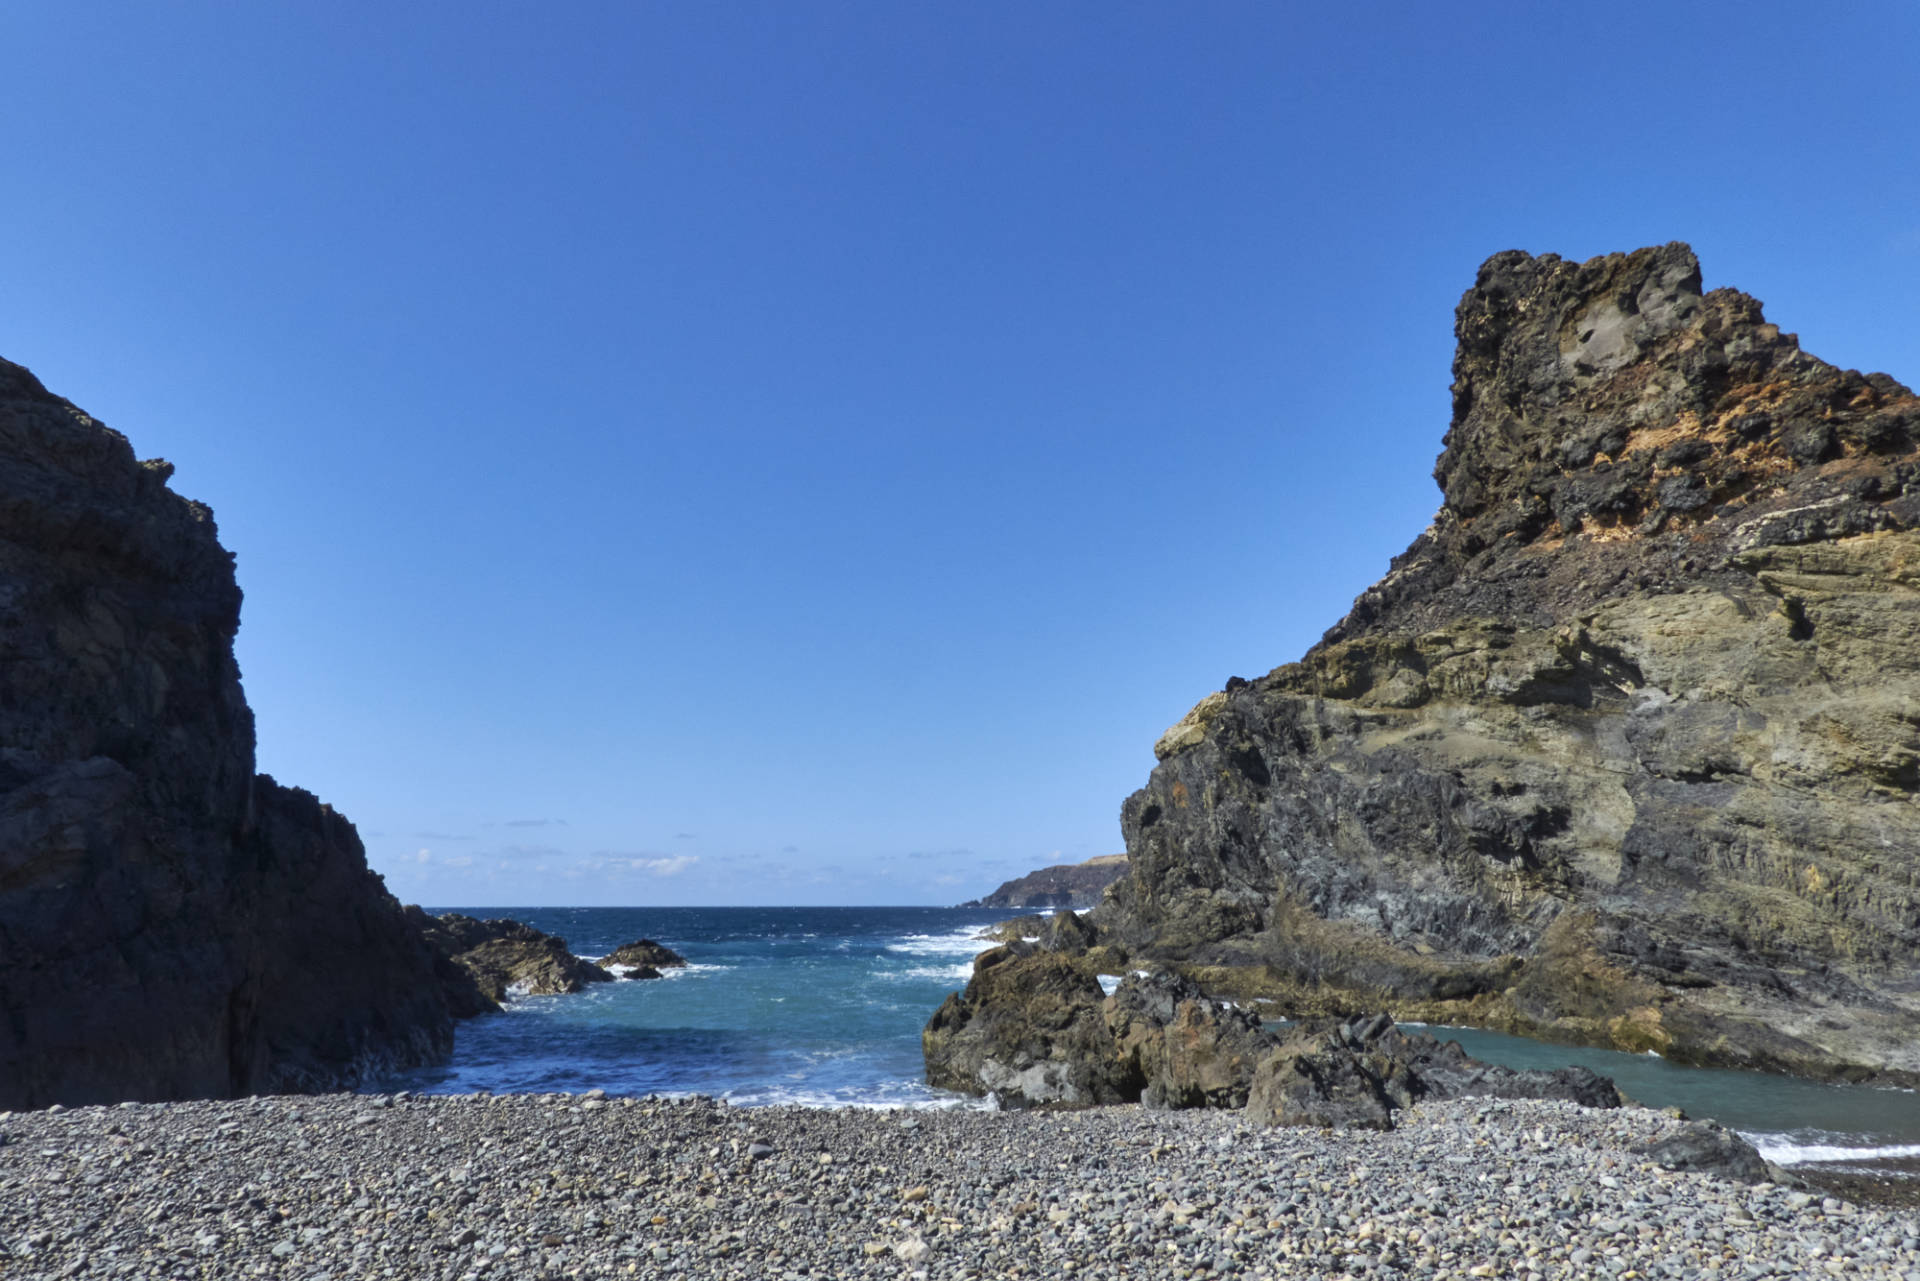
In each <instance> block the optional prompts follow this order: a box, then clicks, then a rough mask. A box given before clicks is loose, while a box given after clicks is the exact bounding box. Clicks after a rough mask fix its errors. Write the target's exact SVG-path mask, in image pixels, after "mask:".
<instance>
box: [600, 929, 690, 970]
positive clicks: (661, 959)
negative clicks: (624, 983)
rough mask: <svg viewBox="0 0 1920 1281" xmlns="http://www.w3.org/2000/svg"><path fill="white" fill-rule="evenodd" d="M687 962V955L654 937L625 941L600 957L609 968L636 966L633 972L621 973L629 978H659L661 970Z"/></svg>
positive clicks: (601, 961) (602, 963)
mask: <svg viewBox="0 0 1920 1281" xmlns="http://www.w3.org/2000/svg"><path fill="white" fill-rule="evenodd" d="M686 963H687V958H686V957H684V956H682V955H680V954H679V953H678V952H676V951H674V950H673V949H672V948H670V947H668V946H666V945H665V944H664V943H656V942H654V941H653V940H652V939H639V940H637V941H635V942H632V943H624V944H622V945H621V946H619V947H616V948H614V949H613V951H611V952H609V953H607V954H606V955H605V956H603V957H601V958H600V964H601V965H602V966H606V967H609V968H610V967H612V966H615V965H631V966H633V967H635V968H634V972H633V973H630V974H623V975H621V977H622V978H629V979H657V978H659V977H660V971H661V970H664V969H673V968H674V967H676V966H682V965H685V964H686ZM646 970H652V971H653V973H651V974H648V973H643V972H642V971H646Z"/></svg>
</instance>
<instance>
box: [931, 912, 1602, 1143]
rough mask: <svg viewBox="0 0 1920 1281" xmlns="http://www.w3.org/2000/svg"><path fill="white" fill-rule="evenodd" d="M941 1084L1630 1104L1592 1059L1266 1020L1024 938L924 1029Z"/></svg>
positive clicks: (1017, 1102) (1351, 1117)
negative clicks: (1113, 975) (1510, 1054)
mask: <svg viewBox="0 0 1920 1281" xmlns="http://www.w3.org/2000/svg"><path fill="white" fill-rule="evenodd" d="M921 1049H922V1052H923V1053H924V1055H925V1057H926V1063H927V1082H928V1084H930V1085H933V1086H936V1087H939V1088H942V1089H949V1090H959V1091H962V1092H964V1093H968V1094H986V1093H989V1092H991V1093H993V1094H995V1095H997V1096H998V1097H999V1099H1000V1101H1001V1102H1002V1103H1003V1104H1005V1105H1007V1106H1013V1107H1037V1108H1053V1109H1060V1108H1083V1107H1092V1106H1095V1105H1098V1104H1104V1103H1133V1102H1139V1103H1144V1104H1146V1105H1147V1106H1148V1107H1155V1108H1201V1107H1205V1108H1245V1109H1246V1111H1247V1114H1248V1117H1249V1119H1251V1120H1254V1121H1257V1122H1260V1123H1262V1124H1267V1125H1311V1126H1327V1127H1334V1128H1340V1129H1349V1128H1359V1129H1391V1128H1393V1113H1394V1111H1395V1110H1396V1109H1401V1108H1408V1107H1412V1106H1413V1105H1414V1104H1415V1103H1418V1102H1420V1101H1421V1100H1423V1099H1454V1098H1464V1097H1469V1096H1483V1097H1491V1098H1536V1099H1563V1100H1567V1101H1571V1102H1576V1103H1581V1104H1584V1105H1586V1106H1589V1107H1618V1106H1620V1095H1619V1093H1618V1092H1617V1091H1616V1090H1615V1089H1614V1087H1613V1083H1612V1082H1611V1081H1608V1080H1607V1079H1606V1078H1604V1077H1600V1076H1596V1075H1595V1074H1594V1073H1592V1072H1590V1071H1588V1070H1587V1069H1585V1068H1562V1069H1559V1070H1558V1071H1553V1072H1546V1071H1539V1070H1530V1071H1515V1070H1513V1069H1511V1068H1504V1067H1497V1066H1494V1065H1492V1064H1487V1063H1480V1062H1477V1061H1475V1060H1473V1059H1470V1058H1468V1057H1467V1054H1466V1052H1465V1051H1464V1050H1462V1049H1461V1048H1460V1045H1459V1043H1458V1042H1451V1041H1450V1042H1445V1043H1442V1042H1440V1041H1437V1040H1435V1039H1434V1038H1433V1037H1432V1036H1429V1035H1427V1034H1426V1033H1423V1032H1407V1031H1404V1030H1402V1029H1401V1028H1399V1027H1397V1026H1395V1024H1394V1022H1393V1020H1392V1019H1390V1018H1388V1017H1386V1016H1385V1015H1376V1016H1374V1017H1372V1018H1364V1019H1356V1020H1353V1021H1352V1022H1350V1023H1347V1024H1331V1023H1329V1022H1328V1021H1327V1020H1319V1021H1318V1022H1316V1023H1309V1024H1303V1025H1298V1026H1266V1025H1263V1024H1262V1023H1261V1021H1260V1020H1259V1019H1258V1018H1256V1017H1254V1016H1253V1015H1252V1014H1249V1013H1247V1012H1246V1011H1244V1010H1239V1009H1235V1008H1233V1007H1232V1006H1230V1005H1227V1004H1224V1003H1222V1002H1219V1001H1215V1000H1211V999H1209V998H1208V997H1207V996H1206V995H1205V994H1204V993H1202V992H1201V991H1200V989H1199V988H1198V987H1197V986H1195V985H1194V984H1193V983H1192V982H1191V981H1189V980H1187V979H1184V978H1181V977H1179V976H1178V975H1175V974H1169V973H1145V972H1142V973H1136V974H1132V975H1129V976H1128V977H1127V978H1126V979H1125V980H1124V981H1123V982H1122V983H1121V984H1120V986H1119V988H1118V989H1117V990H1116V991H1115V992H1114V993H1113V994H1112V995H1111V996H1108V995H1105V994H1104V993H1103V992H1102V990H1101V987H1100V984H1099V983H1098V982H1097V981H1096V980H1095V979H1094V977H1093V975H1092V974H1091V973H1090V972H1089V971H1088V970H1087V968H1086V966H1085V964H1084V963H1083V958H1082V957H1081V956H1078V955H1076V954H1074V953H1071V952H1061V951H1051V950H1047V949H1043V948H1040V947H1036V946H1035V945H1034V944H1032V943H1028V942H1025V941H1024V940H1023V941H1018V942H1014V943H1010V944H1008V945H1006V946H1005V947H999V948H994V949H992V950H991V951H988V952H984V953H982V954H981V955H980V956H979V958H978V959H976V960H975V962H974V974H973V979H972V981H971V982H969V983H968V984H967V989H966V991H965V992H962V993H956V994H955V995H953V996H950V997H948V998H947V1000H946V1002H945V1004H943V1005H942V1006H941V1007H940V1008H939V1009H938V1010H937V1011H935V1013H934V1015H933V1017H932V1018H931V1019H929V1020H928V1021H927V1026H926V1028H925V1030H924V1031H923V1032H922V1033H921Z"/></svg>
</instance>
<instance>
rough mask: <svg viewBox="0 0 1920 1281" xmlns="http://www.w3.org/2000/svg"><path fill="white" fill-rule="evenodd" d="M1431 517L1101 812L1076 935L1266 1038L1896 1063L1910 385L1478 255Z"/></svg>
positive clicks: (1666, 255) (1912, 619)
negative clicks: (1100, 845) (1334, 1022)
mask: <svg viewBox="0 0 1920 1281" xmlns="http://www.w3.org/2000/svg"><path fill="white" fill-rule="evenodd" d="M1456 332H1457V334H1458V337H1459V347H1458V352H1457V355H1456V357H1455V360H1454V375H1455V381H1454V387H1453V420H1452V425H1451V428H1450V430H1449V431H1448V433H1447V436H1446V440H1445V448H1444V450H1443V452H1442V454H1441V456H1440V460H1439V463H1438V465H1437V466H1436V469H1435V476H1436V479H1437V480H1438V481H1439V483H1440V487H1441V489H1442V492H1443V495H1444V500H1443V503H1442V506H1441V508H1440V511H1439V513H1438V515H1437V516H1436V517H1435V518H1434V522H1433V524H1432V526H1431V528H1429V529H1428V530H1427V531H1426V532H1425V533H1424V534H1422V535H1421V536H1420V537H1419V538H1417V539H1415V540H1414V542H1413V544H1412V546H1411V547H1409V548H1408V550H1407V551H1406V552H1405V553H1404V554H1403V555H1402V556H1400V557H1399V558H1397V559H1396V560H1395V561H1394V563H1393V567H1392V569H1391V571H1390V572H1389V573H1388V574H1387V576H1386V577H1385V578H1383V579H1382V580H1381V581H1380V582H1379V583H1377V584H1375V585H1374V586H1373V587H1371V588H1369V589H1368V590H1367V591H1366V592H1364V593H1362V594H1361V596H1360V598H1359V599H1358V600H1357V601H1355V603H1354V606H1353V609H1352V611H1351V612H1350V613H1349V614H1348V615H1347V617H1346V618H1344V619H1342V620H1341V621H1340V622H1339V623H1338V624H1337V625H1336V626H1334V627H1333V628H1332V629H1331V630H1330V631H1329V632H1328V633H1327V635H1326V638H1325V639H1324V640H1323V641H1322V642H1321V643H1320V644H1319V645H1317V646H1315V647H1314V648H1313V649H1312V650H1311V651H1310V652H1309V653H1308V654H1307V655H1306V656H1305V657H1304V658H1303V659H1302V660H1301V661H1300V662H1298V663H1292V664H1288V665H1286V666H1283V667H1280V668H1277V669H1275V670H1274V671H1272V672H1270V673H1268V674H1267V675H1265V676H1262V677H1259V678H1257V679H1254V680H1241V679H1238V678H1235V679H1233V680H1230V681H1228V682H1227V684H1226V688H1225V689H1223V690H1221V691H1219V692H1216V693H1214V694H1211V695H1209V696H1208V697H1206V698H1204V699H1202V700H1201V702H1200V703H1199V704H1198V705H1197V706H1195V707H1194V709H1193V710H1192V711H1191V712H1190V713H1189V714H1188V715H1187V716H1186V717H1185V718H1184V719H1183V720H1182V721H1181V722H1180V723H1179V724H1178V725H1176V726H1174V727H1173V728H1172V729H1171V730H1169V731H1168V732H1167V733H1166V734H1165V735H1164V736H1163V737H1162V738H1161V740H1160V742H1159V743H1158V745H1157V746H1156V749H1155V751H1156V755H1157V756H1158V757H1159V760H1160V763H1159V765H1158V766H1157V767H1156V768H1155V770H1154V771H1153V774H1152V776H1151V778H1150V779H1149V780H1148V783H1147V785H1146V787H1145V788H1143V789H1142V790H1141V791H1139V792H1137V793H1135V794H1134V795H1133V796H1132V797H1130V798H1129V799H1128V800H1127V802H1126V804H1125V806H1124V807H1123V810H1122V815H1121V821H1122V828H1123V831H1124V834H1125V837H1126V842H1127V850H1128V855H1129V858H1130V865H1129V873H1128V875H1127V877H1126V878H1124V879H1123V880H1121V881H1120V882H1118V883H1117V884H1116V885H1115V886H1114V887H1113V888H1112V890H1110V891H1109V893H1108V895H1107V898H1106V900H1105V901H1104V902H1103V904H1102V905H1101V907H1100V908H1099V909H1097V910H1096V911H1095V913H1094V919H1095V923H1096V924H1097V925H1098V926H1099V928H1100V930H1101V933H1102V937H1103V938H1106V939H1108V940H1111V941H1112V942H1113V943H1115V944H1117V945H1119V946H1120V947H1122V948H1124V949H1126V950H1127V951H1129V952H1131V953H1132V954H1133V955H1134V956H1136V957H1147V958H1153V959H1154V960H1156V961H1158V962H1160V963H1164V964H1178V965H1179V966H1181V967H1182V968H1183V969H1184V970H1186V971H1187V972H1188V973H1190V974H1193V975H1194V976H1196V977H1197V978H1199V979H1201V980H1202V981H1203V982H1204V983H1205V984H1206V986H1207V987H1208V988H1209V990H1213V991H1221V992H1234V993H1237V994H1241V995H1245V996H1255V995H1258V996H1262V997H1266V998H1268V999H1270V1000H1272V1001H1274V1002H1275V1003H1276V1005H1277V1007H1278V1008H1281V1009H1285V1010H1288V1011H1290V1012H1293V1013H1297V1014H1301V1015H1333V1016H1347V1015H1353V1014H1358V1013H1362V1012H1366V1011H1371V1010H1379V1009H1390V1010H1392V1011H1393V1012H1394V1013H1395V1014H1396V1015H1398V1016H1399V1017H1402V1018H1408V1019H1425V1020H1429V1021H1435V1022H1449V1023H1465V1024H1472V1025H1478V1026H1485V1027H1493V1028H1497V1029H1500V1030H1503V1031H1508V1032H1513V1033H1518V1034H1521V1035H1528V1036H1535V1037H1542V1038H1546V1039H1549V1040H1560V1041H1566V1042H1574V1043H1581V1044H1595V1045H1602V1046H1608V1047H1612V1048H1617V1049H1621V1050H1627V1051H1635V1052H1638V1051H1644V1050H1655V1051H1658V1052H1659V1053H1661V1054H1662V1055H1664V1056H1666V1057H1667V1058H1669V1059H1672V1060H1675V1061H1678V1062H1685V1063H1698V1064H1719V1065H1725V1066H1732V1067H1749V1068H1765V1069H1773V1070H1784V1071H1790V1072H1796V1073H1802V1074H1807V1075H1813V1076H1819V1077H1827V1078H1840V1079H1877V1080H1882V1081H1887V1082H1892V1083H1913V1082H1916V1081H1920V990H1916V989H1915V987H1914V985H1913V983H1912V975H1913V973H1914V969H1915V964H1916V960H1917V959H1920V878H1916V874H1915V873H1916V863H1915V860H1916V858H1920V445H1917V441H1920V399H1916V398H1915V396H1914V395H1913V393H1912V392H1911V391H1909V390H1908V389H1907V388H1906V387H1905V386H1903V385H1901V384H1900V383H1898V382H1896V381H1895V380H1894V379H1892V378H1890V377H1887V376H1886V375H1884V374H1871V375H1862V374H1859V373H1857V372H1854V371H1851V370H1843V369H1839V368H1836V367H1834V366H1831V365H1828V364H1825V363H1823V362H1821V361H1819V360H1816V359H1814V358H1813V357H1811V356H1809V355H1807V354H1806V353H1805V352H1803V351H1801V350H1800V349H1799V346H1798V344H1797V342H1796V341H1795V339H1794V338H1793V336H1792V335H1790V334H1783V333H1781V332H1780V330H1779V329H1778V328H1777V327H1776V326H1774V325H1772V324H1769V323H1768V322H1767V321H1766V320H1765V318H1764V317H1763V315H1762V314H1761V309H1760V304H1759V303H1758V302H1756V301H1755V300H1754V299H1752V298H1750V297H1747V296H1746V295H1744V294H1740V293H1736V292H1734V291H1732V290H1726V289H1721V290H1715V291H1713V292H1711V293H1703V292H1702V290H1701V283H1700V273H1699V266H1698V263H1697V262H1696V261H1695V259H1694V256H1693V254H1692V252H1691V251H1690V250H1689V249H1687V247H1686V246H1684V245H1678V244H1674V245H1667V246H1664V247H1661V248H1657V249H1643V250H1640V251H1638V252H1635V253H1631V254H1615V255H1610V256H1607V257H1603V258H1595V259H1593V260H1591V261H1588V262H1585V263H1571V262H1564V261H1562V260H1560V259H1559V258H1556V257H1554V256H1552V255H1547V256H1544V257H1539V258H1535V257H1530V256H1528V255H1526V254H1522V253H1505V254H1499V255H1496V256H1495V257H1493V258H1491V259H1489V260H1488V261H1487V263H1486V264H1485V265H1484V266H1483V267H1482V268H1481V270H1480V273H1479V277H1478V279H1477V280H1476V282H1475V284H1474V287H1473V288H1472V289H1470V290H1469V291H1468V292H1467V294H1466V296H1465V297H1464V298H1463V299H1462V301H1461V303H1460V307H1459V311H1458V315H1457V321H1456Z"/></svg>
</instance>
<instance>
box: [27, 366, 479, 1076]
mask: <svg viewBox="0 0 1920 1281" xmlns="http://www.w3.org/2000/svg"><path fill="white" fill-rule="evenodd" d="M172 471H173V468H172V466H171V465H170V464H167V463H164V462H160V461H158V460H155V461H149V462H144V463H143V462H139V461H137V460H136V459H135V457H134V454H133V451H132V449H131V448H130V447H129V446H128V444H127V440H126V438H125V437H124V436H122V435H120V434H119V433H118V432H115V431H110V430H108V429H107V428H106V427H105V426H103V425H102V424H100V423H98V422H95V421H94V420H92V419H91V418H88V417H87V416H86V415H85V414H84V413H82V412H80V411H79V410H78V409H76V408H75V407H74V406H73V405H71V404H69V403H68V402H66V401H65V400H62V399H60V398H59V397H57V396H53V395H51V394H49V393H48V392H47V391H46V390H45V388H43V387H42V386H41V385H40V383H39V382H38V381H37V380H36V379H35V378H34V377H33V375H32V374H30V373H28V372H27V371H26V370H25V369H23V368H21V367H20V366H18V365H14V364H10V363H8V362H6V361H3V360H0V653H4V656H5V657H4V663H0V1108H21V1107H37V1106H43V1105H45V1104H48V1103H53V1102H64V1103H89V1102H104V1101H109V1100H116V1099H166V1098H185V1097H204V1096H225V1095H244V1094H250V1093H265V1092H267V1091H272V1090H304V1089H314V1088H320V1087H325V1086H333V1085H339V1084H344V1083H350V1082H352V1081H355V1080H357V1079H359V1078H360V1077H361V1076H362V1075H364V1074H365V1073H367V1072H369V1071H374V1070H379V1069H382V1068H386V1067H390V1066H398V1065H403V1064H411V1063H416V1062H420V1061H424V1060H428V1059H431V1058H433V1057H436V1056H439V1055H442V1054H444V1053H445V1052H446V1050H447V1049H448V1048H449V1047H450V1045H451V1040H452V1031H451V1021H450V1019H449V1017H448V1013H447V1010H446V1007H445V1005H444V1004H443V1002H442V1000H441V998H440V995H439V992H438V990H437V988H436V986H435V984H434V981H433V976H432V964H433V962H432V958H431V956H430V954H429V953H428V951H427V948H426V946H425V944H424V943H422V941H421V940H420V938H419V937H418V935H417V934H415V933H414V932H413V931H412V930H411V929H409V928H408V926H407V925H406V923H405V921H404V920H403V919H402V916H401V912H400V907H399V904H397V903H396V902H394V900H393V899H392V898H391V897H390V896H389V895H388V894H387V893H386V890H385V889H384V887H383V886H382V883H381V881H380V878H379V877H377V876H375V875H373V874H372V873H371V872H369V871H368V869H367V864H366V856H365V853H364V851H363V850H362V848H361V845H360V841H359V838H358V837H357V836H356V835H355V833H354V830H353V825H352V824H351V823H349V822H347V820H346V819H344V818H342V817H341V816H340V815H338V814H336V813H335V812H334V811H333V810H331V809H329V808H328V807H326V806H325V805H322V804H321V803H320V802H319V801H317V800H315V799H314V798H313V797H312V796H311V795H309V794H308V793H306V792H303V791H299V790H297V789H293V788H287V787H282V786H281V785H279V784H277V783H275V782H274V781H273V780H272V779H271V778H268V777H266V776H265V775H256V774H255V773H254V757H253V718H252V715H251V713H250V712H249V711H248V710H247V704H246V700H245V699H244V698H243V697H242V695H241V692H240V676H239V672H238V670H237V669H236V667H235V665H234V661H233V636H234V630H235V628H236V627H237V626H238V625H239V620H240V591H239V588H238V587H237V586H236V585H235V583H234V577H233V558H232V556H231V555H229V554H228V553H227V552H226V551H224V550H223V549H222V548H221V546H220V544H219V543H218V542H217V541H216V540H215V535H214V525H213V517H212V514H211V513H210V512H208V510H207V509H206V508H205V507H203V506H201V505H200V504H198V503H195V502H191V501H189V500H187V499H185V498H182V497H180V496H179V495H177V494H175V493H173V492H172V491H171V490H169V489H168V488H167V483H166V482H167V477H168V476H169V475H170V474H171V473H172Z"/></svg>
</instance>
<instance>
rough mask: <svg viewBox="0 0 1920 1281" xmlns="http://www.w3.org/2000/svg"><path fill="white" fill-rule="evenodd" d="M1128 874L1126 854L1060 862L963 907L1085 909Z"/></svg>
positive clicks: (1017, 878)
mask: <svg viewBox="0 0 1920 1281" xmlns="http://www.w3.org/2000/svg"><path fill="white" fill-rule="evenodd" d="M1126 874H1127V856H1126V855H1125V854H1102V855H1100V856H1098V857H1097V858H1090V859H1088V860H1087V861H1086V862H1084V863H1060V864H1056V865H1055V866H1053V867H1043V868H1041V869H1040V870H1039V871H1037V872H1029V873H1027V874H1026V875H1025V876H1021V877H1016V878H1015V879H1013V880H1011V881H1008V882H1006V883H1005V884H1004V885H1002V886H1001V887H1000V888H999V889H997V890H995V891H994V892H993V893H991V894H989V895H987V896H986V897H985V898H977V899H974V900H973V901H972V902H970V903H962V904H961V905H960V906H961V907H987V908H1004V909H1009V910H1016V911H1017V910H1019V909H1022V908H1041V907H1071V908H1079V909H1081V910H1083V911H1084V910H1085V909H1087V908H1090V907H1092V906H1093V905H1094V904H1096V903H1098V902H1099V901H1100V896H1101V895H1102V894H1104V893H1106V889H1107V886H1109V885H1111V884H1113V883H1114V882H1115V881H1117V880H1119V879H1120V878H1121V877H1123V876H1125V875H1126Z"/></svg>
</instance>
